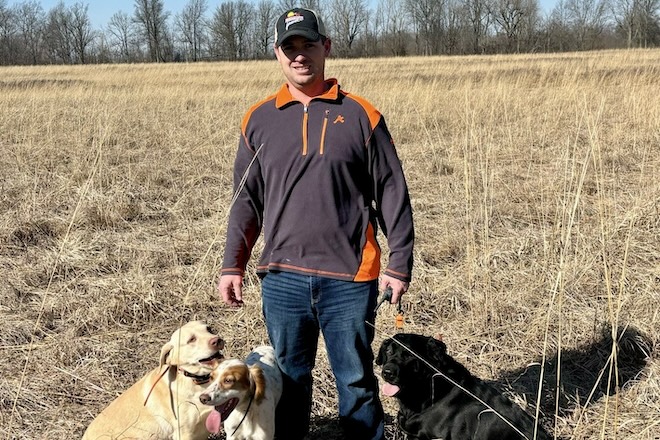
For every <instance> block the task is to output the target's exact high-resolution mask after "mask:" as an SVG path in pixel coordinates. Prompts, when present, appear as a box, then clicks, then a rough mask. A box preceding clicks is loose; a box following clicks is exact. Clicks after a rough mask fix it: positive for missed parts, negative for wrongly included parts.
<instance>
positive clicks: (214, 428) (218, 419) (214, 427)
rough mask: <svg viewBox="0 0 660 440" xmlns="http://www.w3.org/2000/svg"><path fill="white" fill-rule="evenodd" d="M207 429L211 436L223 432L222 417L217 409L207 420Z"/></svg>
mask: <svg viewBox="0 0 660 440" xmlns="http://www.w3.org/2000/svg"><path fill="white" fill-rule="evenodd" d="M206 429H207V430H208V431H209V432H210V433H211V434H217V433H219V432H220V431H221V430H222V416H220V413H219V412H218V411H216V410H215V409H214V410H212V411H211V413H210V414H209V416H208V417H207V418H206Z"/></svg>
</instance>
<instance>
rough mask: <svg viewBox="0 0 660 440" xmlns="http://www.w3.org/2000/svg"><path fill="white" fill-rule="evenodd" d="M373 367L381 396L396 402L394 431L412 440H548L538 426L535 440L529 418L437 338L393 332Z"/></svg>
mask: <svg viewBox="0 0 660 440" xmlns="http://www.w3.org/2000/svg"><path fill="white" fill-rule="evenodd" d="M413 353H414V354H413ZM420 358H421V359H420ZM376 364H377V365H382V374H381V375H382V378H383V380H384V381H385V384H383V386H382V391H383V394H384V395H386V396H394V397H396V398H397V400H398V401H399V414H398V422H399V427H400V428H401V430H402V431H403V432H405V433H406V435H407V436H408V438H409V439H411V440H413V439H414V440H432V439H443V440H521V439H525V438H527V439H529V440H532V439H534V438H536V439H538V440H549V439H551V437H550V436H549V435H548V434H547V433H546V432H545V431H543V429H542V428H541V427H540V426H539V427H538V429H537V432H536V437H534V430H535V426H536V423H535V421H534V419H533V418H532V417H531V416H530V415H529V414H527V413H526V412H525V411H523V410H522V408H520V407H519V406H517V405H515V404H514V403H512V402H511V401H510V400H509V399H507V398H506V397H505V396H503V395H502V394H501V393H499V392H498V391H497V390H495V388H493V387H491V386H490V385H488V384H487V383H485V382H484V381H482V380H480V379H478V378H476V377H475V376H473V375H472V374H470V372H469V371H468V370H467V369H466V368H465V367H464V366H463V365H461V364H460V363H458V362H457V361H455V360H454V359H453V358H452V357H451V356H449V355H448V354H447V347H446V346H445V344H444V343H443V342H442V341H440V340H438V339H435V338H431V337H428V336H422V335H415V334H403V333H401V334H397V335H395V336H394V337H393V338H390V339H386V340H385V341H383V343H382V345H381V346H380V349H379V351H378V357H377V358H376ZM439 373H440V374H439ZM447 377H448V378H449V379H451V381H453V382H454V383H456V384H459V385H460V386H461V387H463V388H464V389H466V390H468V391H469V392H470V393H471V394H473V395H474V396H476V397H478V399H480V400H481V401H483V402H485V403H486V404H487V405H488V407H486V406H485V405H484V404H483V403H481V402H479V400H478V399H475V397H473V396H471V395H469V394H468V393H466V392H465V391H464V390H462V389H460V388H458V387H457V386H455V385H454V384H453V383H452V382H450V381H449V380H447V379H446V378H447ZM494 411H495V412H497V414H499V415H501V416H502V417H504V418H505V419H506V420H507V421H508V423H507V422H505V421H504V420H502V418H501V417H499V416H498V415H497V414H495V413H494ZM509 423H510V424H509ZM511 425H513V426H515V428H513V427H512V426H511ZM518 431H519V432H518ZM521 433H522V434H521Z"/></svg>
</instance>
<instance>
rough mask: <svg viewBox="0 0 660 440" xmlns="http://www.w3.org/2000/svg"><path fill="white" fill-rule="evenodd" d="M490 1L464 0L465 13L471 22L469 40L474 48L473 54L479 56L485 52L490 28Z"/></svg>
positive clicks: (468, 33)
mask: <svg viewBox="0 0 660 440" xmlns="http://www.w3.org/2000/svg"><path fill="white" fill-rule="evenodd" d="M488 2H489V0H463V11H464V13H465V17H466V19H467V20H468V22H469V29H468V32H467V35H466V36H467V38H469V41H468V44H470V45H471V46H472V52H473V53H475V54H477V53H481V52H483V50H484V40H485V39H486V36H487V34H488V29H489V27H490V20H491V14H490V9H491V7H490V5H489V3H488Z"/></svg>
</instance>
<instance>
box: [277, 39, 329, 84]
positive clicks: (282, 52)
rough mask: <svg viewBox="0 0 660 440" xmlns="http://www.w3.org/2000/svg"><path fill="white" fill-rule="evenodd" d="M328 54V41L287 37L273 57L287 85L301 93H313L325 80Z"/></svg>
mask: <svg viewBox="0 0 660 440" xmlns="http://www.w3.org/2000/svg"><path fill="white" fill-rule="evenodd" d="M329 54H330V40H329V39H326V40H325V42H323V41H321V40H319V41H309V40H308V39H307V38H305V37H300V36H293V37H289V38H287V39H286V40H284V42H283V43H282V45H280V47H277V48H275V55H276V56H277V60H278V61H279V63H280V66H282V71H283V72H284V76H285V77H286V79H287V81H288V83H289V84H290V85H292V86H293V87H295V88H297V89H298V90H301V91H303V92H311V93H314V92H315V91H316V90H315V89H316V88H317V87H320V84H322V83H323V81H324V80H325V58H326V57H327V56H328V55H329Z"/></svg>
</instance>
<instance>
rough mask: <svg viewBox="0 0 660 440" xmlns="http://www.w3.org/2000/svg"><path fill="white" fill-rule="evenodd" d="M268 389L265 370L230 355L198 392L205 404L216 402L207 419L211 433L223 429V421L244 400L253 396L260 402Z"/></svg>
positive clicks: (256, 403) (212, 404)
mask: <svg viewBox="0 0 660 440" xmlns="http://www.w3.org/2000/svg"><path fill="white" fill-rule="evenodd" d="M265 392H266V380H265V377H264V373H263V371H262V370H261V368H259V367H258V366H256V365H253V366H248V365H247V364H246V363H245V362H243V361H242V360H239V359H227V360H225V361H223V362H222V363H220V364H219V365H218V366H217V368H216V369H215V371H214V372H213V382H211V384H210V385H209V386H208V387H207V388H206V390H204V392H203V393H202V394H200V396H199V400H200V402H202V403H203V404H204V405H210V406H214V407H215V409H214V411H213V412H212V413H211V414H210V415H209V417H208V418H207V420H206V427H207V429H208V430H209V432H211V433H218V432H220V427H221V426H222V423H223V422H224V421H225V420H227V417H229V414H231V412H232V411H233V410H234V408H236V406H237V405H238V404H239V403H240V402H241V401H249V399H250V398H252V399H253V403H254V404H255V405H258V404H259V403H260V402H261V400H262V399H263V397H264V394H265Z"/></svg>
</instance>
